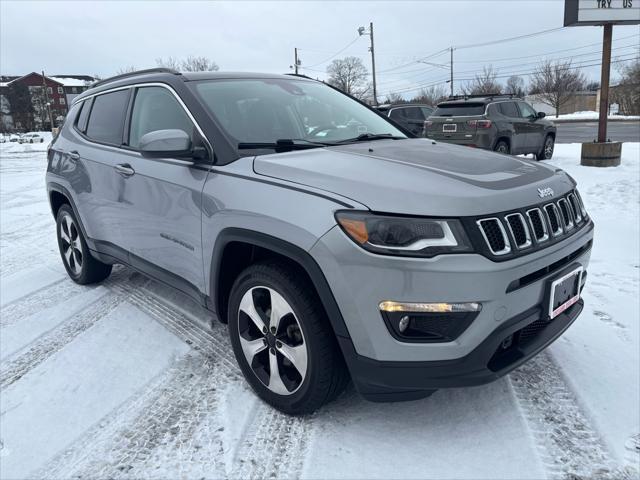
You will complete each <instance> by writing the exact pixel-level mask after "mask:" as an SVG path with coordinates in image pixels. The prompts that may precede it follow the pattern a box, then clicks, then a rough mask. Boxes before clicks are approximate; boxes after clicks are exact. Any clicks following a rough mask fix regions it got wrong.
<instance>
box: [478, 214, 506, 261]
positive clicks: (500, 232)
mask: <svg viewBox="0 0 640 480" xmlns="http://www.w3.org/2000/svg"><path fill="white" fill-rule="evenodd" d="M478 226H479V227H480V232H481V233H482V236H483V237H484V240H485V242H487V245H488V246H489V249H490V250H491V253H493V254H494V255H506V254H507V253H509V252H510V251H511V245H510V243H509V237H507V232H506V231H505V229H504V227H503V226H502V222H501V221H500V219H498V218H484V219H482V220H478Z"/></svg>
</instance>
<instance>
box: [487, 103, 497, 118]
mask: <svg viewBox="0 0 640 480" xmlns="http://www.w3.org/2000/svg"><path fill="white" fill-rule="evenodd" d="M498 112H499V110H498V105H496V104H495V103H492V104H491V105H489V106H488V107H487V115H489V116H493V115H495V114H496V113H498Z"/></svg>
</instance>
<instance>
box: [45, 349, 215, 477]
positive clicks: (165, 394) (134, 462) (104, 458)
mask: <svg viewBox="0 0 640 480" xmlns="http://www.w3.org/2000/svg"><path fill="white" fill-rule="evenodd" d="M218 367H219V365H217V364H216V362H215V361H212V359H211V358H207V357H205V356H204V355H202V354H200V353H197V352H192V353H190V354H187V355H186V356H185V357H183V358H181V359H179V360H177V361H176V362H174V364H173V365H172V366H171V367H169V369H168V370H166V371H165V372H164V373H163V374H161V375H160V376H159V377H158V378H156V379H155V380H154V381H153V382H151V384H150V385H147V386H146V387H145V388H144V391H143V392H142V393H141V395H139V396H136V397H135V398H134V399H133V400H132V401H131V402H128V404H126V405H124V406H123V408H120V409H118V410H116V411H114V412H113V413H112V414H111V415H109V417H107V418H105V419H104V420H102V421H101V422H100V424H99V425H97V426H95V427H94V428H93V429H91V430H90V431H89V432H87V433H86V434H85V435H84V436H83V438H81V439H79V440H78V441H76V442H75V444H74V445H73V446H72V447H71V448H69V449H67V451H65V452H63V453H62V454H61V455H59V456H58V457H56V458H55V459H54V460H53V461H52V462H51V463H50V464H49V465H47V467H46V468H44V469H42V471H40V472H36V474H35V477H38V478H44V477H47V478H88V479H91V478H114V479H115V478H136V479H137V478H205V477H206V478H224V477H225V476H226V475H225V470H224V460H223V455H222V451H223V444H222V439H221V437H220V433H219V432H220V430H219V429H218V428H217V425H211V424H210V422H209V419H208V414H209V412H212V411H216V410H217V409H218V403H219V401H218V393H217V391H218V390H219V389H220V385H221V384H223V382H225V376H224V372H220V371H219V368H218ZM221 373H222V374H221Z"/></svg>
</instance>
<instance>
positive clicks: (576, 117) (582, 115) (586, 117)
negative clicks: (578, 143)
mask: <svg viewBox="0 0 640 480" xmlns="http://www.w3.org/2000/svg"><path fill="white" fill-rule="evenodd" d="M599 115H600V114H599V113H598V112H594V111H584V112H574V113H565V114H562V115H560V116H559V117H556V116H555V115H548V118H549V119H550V120H553V121H554V122H567V121H585V122H586V121H592V120H593V121H597V120H598V118H599ZM609 120H614V121H615V120H640V116H638V115H609Z"/></svg>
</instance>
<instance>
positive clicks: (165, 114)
mask: <svg viewBox="0 0 640 480" xmlns="http://www.w3.org/2000/svg"><path fill="white" fill-rule="evenodd" d="M167 129H178V130H182V131H184V132H186V133H187V134H188V135H189V136H190V137H191V139H192V141H193V123H191V120H190V119H189V117H188V116H187V114H186V113H185V111H184V109H183V108H182V106H181V105H180V104H179V103H178V101H177V100H176V98H175V97H174V96H173V94H172V93H171V92H170V91H169V90H167V89H166V88H163V87H143V88H140V89H138V91H137V93H136V98H135V101H134V104H133V112H132V113H131V129H130V133H129V146H131V147H133V148H138V147H139V146H140V139H141V138H142V136H143V135H145V134H147V133H149V132H153V131H155V130H167Z"/></svg>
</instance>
